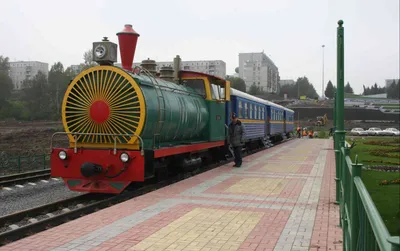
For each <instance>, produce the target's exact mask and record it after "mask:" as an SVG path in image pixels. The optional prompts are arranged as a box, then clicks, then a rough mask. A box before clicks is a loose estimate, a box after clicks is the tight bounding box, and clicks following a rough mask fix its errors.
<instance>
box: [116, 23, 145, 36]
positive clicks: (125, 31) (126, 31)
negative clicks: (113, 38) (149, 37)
mask: <svg viewBox="0 0 400 251" xmlns="http://www.w3.org/2000/svg"><path fill="white" fill-rule="evenodd" d="M120 34H132V35H136V36H138V37H139V36H140V35H139V33H137V32H136V31H135V30H134V29H133V28H132V25H131V24H125V28H124V29H123V30H122V31H120V32H118V33H117V36H118V35H120Z"/></svg>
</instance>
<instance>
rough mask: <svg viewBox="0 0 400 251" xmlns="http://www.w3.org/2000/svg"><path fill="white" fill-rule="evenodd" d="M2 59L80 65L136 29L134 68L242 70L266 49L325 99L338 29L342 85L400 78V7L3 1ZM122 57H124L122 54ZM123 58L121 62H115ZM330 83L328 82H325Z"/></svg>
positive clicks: (330, 1) (288, 1)
mask: <svg viewBox="0 0 400 251" xmlns="http://www.w3.org/2000/svg"><path fill="white" fill-rule="evenodd" d="M0 2H1V5H0V6H1V9H0V12H1V15H0V37H1V44H0V55H4V56H8V57H9V58H10V60H11V61H14V60H36V61H42V62H47V63H49V65H50V66H51V65H52V64H53V63H54V62H57V61H61V62H62V63H63V64H64V66H65V67H66V66H69V65H71V64H79V63H81V62H82V61H83V59H82V55H83V53H84V51H86V50H88V49H90V48H91V47H92V42H94V41H100V40H101V39H102V37H103V36H108V37H109V39H110V40H111V41H113V42H117V37H116V33H117V32H118V31H120V30H122V28H123V27H124V24H126V23H130V24H132V25H133V28H134V29H135V30H136V31H137V32H138V33H139V34H140V37H139V41H138V45H137V49H136V55H135V58H134V61H136V62H138V61H141V60H143V59H146V58H148V57H150V58H151V59H154V60H156V61H167V60H171V61H172V59H173V58H174V57H175V56H176V55H178V54H179V55H180V56H181V58H182V60H214V59H220V60H223V61H225V62H226V67H227V74H233V73H234V69H235V67H237V66H238V53H239V52H261V51H262V50H264V51H265V53H266V54H267V55H268V56H270V58H271V59H272V60H273V61H274V63H275V64H276V65H277V66H278V68H279V73H280V76H281V79H294V80H296V79H297V78H298V77H301V76H307V77H308V78H309V79H310V81H311V83H312V84H313V85H314V87H315V88H316V90H317V92H318V93H319V94H320V93H321V83H322V48H321V45H322V44H325V80H326V81H325V82H327V81H328V80H332V82H333V83H334V84H336V28H337V21H338V20H339V19H343V21H344V27H345V79H346V81H349V82H350V84H351V85H352V87H353V89H354V90H355V92H356V93H360V92H362V86H363V85H366V86H369V85H372V84H374V83H375V82H377V83H378V84H379V85H384V82H385V79H387V78H399V67H400V66H399V0H380V1H376V0H275V1H272V0H245V1H244V0H240V1H239V0H229V1H228V0H202V1H193V0H168V1H166V0H156V1H154V0H153V1H143V0H142V1H138V0H129V1H128V0H126V1H125V0H114V1H110V0H96V1H89V0H79V1H78V0H69V1H57V0H48V1H46V0H35V1H32V0H25V1H23V0H0ZM118 58H120V56H119V55H118ZM119 60H120V59H119ZM325 86H326V85H325Z"/></svg>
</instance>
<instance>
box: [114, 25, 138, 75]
mask: <svg viewBox="0 0 400 251" xmlns="http://www.w3.org/2000/svg"><path fill="white" fill-rule="evenodd" d="M117 36H118V42H119V51H120V53H121V62H122V68H124V69H125V70H128V71H132V70H133V69H132V64H133V57H134V56H135V50H136V44H137V40H138V37H139V36H140V35H139V34H138V33H137V32H136V31H134V30H133V29H132V25H131V24H125V28H124V29H123V30H122V31H121V32H118V33H117Z"/></svg>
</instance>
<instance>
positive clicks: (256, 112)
mask: <svg viewBox="0 0 400 251" xmlns="http://www.w3.org/2000/svg"><path fill="white" fill-rule="evenodd" d="M259 111H260V107H259V106H256V111H255V115H256V119H259V118H260V117H258V115H259V114H260V113H259Z"/></svg>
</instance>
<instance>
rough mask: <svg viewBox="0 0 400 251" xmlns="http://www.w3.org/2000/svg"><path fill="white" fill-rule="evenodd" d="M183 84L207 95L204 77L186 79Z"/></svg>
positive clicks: (203, 95) (204, 95) (202, 94)
mask: <svg viewBox="0 0 400 251" xmlns="http://www.w3.org/2000/svg"><path fill="white" fill-rule="evenodd" d="M182 84H183V85H185V86H188V87H191V88H193V89H194V90H195V91H196V92H197V93H198V94H200V95H201V96H202V97H204V98H205V97H206V88H205V85H204V80H203V79H184V80H182Z"/></svg>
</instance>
